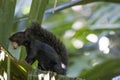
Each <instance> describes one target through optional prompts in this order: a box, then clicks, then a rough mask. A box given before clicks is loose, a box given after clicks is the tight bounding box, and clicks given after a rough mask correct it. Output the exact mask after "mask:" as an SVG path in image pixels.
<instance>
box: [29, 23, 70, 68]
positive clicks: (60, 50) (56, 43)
mask: <svg viewBox="0 0 120 80" xmlns="http://www.w3.org/2000/svg"><path fill="white" fill-rule="evenodd" d="M29 29H30V30H31V31H32V35H34V37H35V38H36V39H38V40H40V41H42V42H44V43H46V44H48V45H50V46H51V47H53V48H54V49H55V51H56V52H57V54H58V55H59V56H60V58H61V61H62V63H63V64H64V65H65V66H66V67H67V63H68V58H67V51H66V48H65V46H64V44H63V43H62V42H61V41H60V40H59V39H57V38H56V36H55V35H54V34H52V33H51V32H49V31H47V30H46V29H43V28H42V27H41V26H40V25H39V23H37V22H34V23H32V25H31V27H30V28H29Z"/></svg>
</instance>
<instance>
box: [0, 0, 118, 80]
mask: <svg viewBox="0 0 120 80" xmlns="http://www.w3.org/2000/svg"><path fill="white" fill-rule="evenodd" d="M55 1H57V3H55ZM55 1H54V0H50V1H49V4H47V2H48V0H44V3H43V2H42V0H38V1H37V0H34V1H33V2H32V0H8V1H5V0H1V1H0V17H1V18H0V44H1V45H2V47H4V48H5V49H6V50H5V51H9V52H10V53H8V54H11V55H12V56H14V57H15V60H16V59H17V60H16V61H18V60H20V61H23V60H24V58H25V56H26V53H25V49H24V47H20V48H18V49H17V50H12V49H11V46H10V43H9V41H8V37H9V36H10V35H11V34H13V33H15V32H17V31H22V30H24V29H25V28H26V27H29V25H30V23H31V21H35V20H38V21H39V22H40V23H41V25H42V26H43V27H44V28H46V29H47V30H49V31H51V32H53V33H54V34H55V35H56V36H57V37H58V38H60V39H61V41H63V43H64V44H65V46H66V48H67V51H68V56H69V64H68V71H67V76H68V77H80V78H83V79H86V80H111V79H115V77H117V76H119V74H120V67H119V66H120V59H119V58H120V42H119V41H120V32H119V29H120V14H119V11H120V5H119V4H117V3H119V2H120V1H118V0H114V1H112V0H111V1H110V0H109V2H107V1H106V0H105V2H103V1H104V0H98V1H99V2H97V1H96V0H95V1H94V0H83V1H81V0H73V1H76V3H74V2H71V0H55ZM40 3H41V4H43V5H47V8H45V7H46V6H41V5H40ZM72 3H74V4H72ZM31 4H32V5H31ZM55 5H56V6H58V7H55V8H54V6H55ZM38 6H39V7H38ZM41 7H42V8H41ZM50 8H53V9H50ZM44 9H45V13H44V16H43V12H44ZM42 18H43V21H42ZM1 57H2V52H1V54H0V60H2V58H1ZM13 60H14V59H13ZM5 63H7V64H6V65H5ZM5 63H2V61H1V62H0V66H2V67H0V69H1V70H0V73H1V75H2V76H3V70H4V68H3V65H4V66H7V65H9V60H8V61H7V60H6V61H5ZM11 64H12V63H11ZM13 64H14V63H13ZM17 64H21V65H23V64H25V63H24V62H22V63H21V62H16V65H17ZM23 66H24V65H23ZM7 67H8V66H7ZM7 67H6V68H7ZM11 67H14V65H12V66H11ZM24 67H25V66H24ZM32 67H33V68H34V69H35V68H36V64H33V65H32ZM8 68H9V67H8ZM8 68H7V69H5V70H6V71H5V72H7V73H8V74H7V75H10V73H9V71H10V70H11V69H8ZM25 69H26V68H25ZM29 70H31V68H29V69H27V71H29ZM16 71H17V72H18V75H20V74H21V73H23V76H26V75H27V74H26V72H25V73H24V70H23V69H22V68H20V70H17V69H15V70H13V72H16ZM19 71H22V72H19ZM13 75H15V74H13Z"/></svg>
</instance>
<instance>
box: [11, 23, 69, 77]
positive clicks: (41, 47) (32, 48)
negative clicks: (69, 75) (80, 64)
mask: <svg viewBox="0 0 120 80" xmlns="http://www.w3.org/2000/svg"><path fill="white" fill-rule="evenodd" d="M9 40H10V41H11V42H13V48H14V49H16V48H17V46H20V45H23V46H25V47H26V51H27V57H26V59H25V60H26V61H27V62H28V63H29V64H32V63H33V62H34V61H35V60H38V62H39V63H38V68H39V69H41V70H46V71H49V70H50V71H53V72H56V73H58V74H62V75H64V74H65V73H66V69H67V61H68V59H67V52H66V49H65V46H64V45H63V44H62V42H61V41H60V40H59V39H57V38H56V37H55V36H54V35H53V34H52V33H51V32H48V31H47V30H45V29H43V28H42V27H41V26H40V25H39V23H33V24H32V26H31V27H30V28H27V29H26V30H25V31H24V32H17V33H15V34H13V35H12V36H11V37H10V38H9Z"/></svg>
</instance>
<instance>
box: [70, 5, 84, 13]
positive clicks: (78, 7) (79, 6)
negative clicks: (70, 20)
mask: <svg viewBox="0 0 120 80" xmlns="http://www.w3.org/2000/svg"><path fill="white" fill-rule="evenodd" d="M72 10H73V11H76V12H79V11H80V10H82V6H81V5H78V6H73V7H72Z"/></svg>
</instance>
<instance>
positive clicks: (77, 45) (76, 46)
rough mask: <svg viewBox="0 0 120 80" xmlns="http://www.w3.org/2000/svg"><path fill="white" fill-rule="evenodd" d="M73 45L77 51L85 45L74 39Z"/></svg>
mask: <svg viewBox="0 0 120 80" xmlns="http://www.w3.org/2000/svg"><path fill="white" fill-rule="evenodd" d="M72 44H73V46H74V47H75V48H76V49H79V48H82V47H83V46H84V43H83V42H82V41H81V40H78V39H72Z"/></svg>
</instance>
